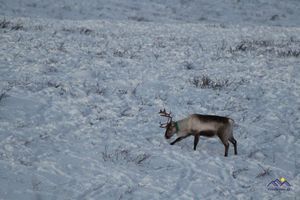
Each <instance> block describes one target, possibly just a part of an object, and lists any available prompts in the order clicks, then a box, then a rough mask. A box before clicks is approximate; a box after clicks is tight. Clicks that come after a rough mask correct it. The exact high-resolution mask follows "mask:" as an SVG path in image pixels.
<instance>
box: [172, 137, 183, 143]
mask: <svg viewBox="0 0 300 200" xmlns="http://www.w3.org/2000/svg"><path fill="white" fill-rule="evenodd" d="M183 138H184V137H179V138H177V139H176V140H174V141H173V142H171V143H170V145H174V144H175V143H176V142H179V141H180V140H182V139H183Z"/></svg>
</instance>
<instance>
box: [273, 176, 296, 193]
mask: <svg viewBox="0 0 300 200" xmlns="http://www.w3.org/2000/svg"><path fill="white" fill-rule="evenodd" d="M267 188H268V190H286V191H290V190H291V184H290V183H289V182H288V181H287V180H286V179H285V178H283V177H281V178H280V179H278V178H277V179H275V180H274V181H271V182H270V183H269V184H268V185H267Z"/></svg>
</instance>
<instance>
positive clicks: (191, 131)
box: [159, 109, 237, 157]
mask: <svg viewBox="0 0 300 200" xmlns="http://www.w3.org/2000/svg"><path fill="white" fill-rule="evenodd" d="M159 114H160V116H163V117H167V118H168V121H167V122H166V123H164V124H162V123H160V127H161V128H165V129H166V132H165V138H166V139H170V138H171V137H172V136H173V135H174V134H175V133H176V134H177V139H176V140H174V141H173V142H171V143H170V144H171V145H174V144H175V143H177V142H179V141H181V140H182V139H184V138H187V137H189V136H191V135H193V136H194V150H196V147H197V144H198V142H199V137H200V136H206V137H213V136H218V137H219V138H220V140H221V142H222V143H223V144H224V146H225V154H224V156H225V157H227V156H228V148H229V142H228V141H230V142H231V143H232V144H233V146H234V154H235V155H237V141H236V140H235V139H234V137H233V134H232V131H233V123H234V121H233V120H232V119H230V118H228V117H221V116H216V115H200V114H192V115H190V116H188V117H187V118H184V119H182V120H179V121H173V120H172V116H171V112H169V113H167V112H166V109H164V110H160V111H159Z"/></svg>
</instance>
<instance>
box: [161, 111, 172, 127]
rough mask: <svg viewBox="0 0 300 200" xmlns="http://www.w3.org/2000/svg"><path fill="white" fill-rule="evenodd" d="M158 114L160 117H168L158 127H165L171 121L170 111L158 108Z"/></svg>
mask: <svg viewBox="0 0 300 200" xmlns="http://www.w3.org/2000/svg"><path fill="white" fill-rule="evenodd" d="M159 115H160V116H162V117H167V118H168V121H167V122H166V123H164V124H162V123H161V122H159V123H160V126H159V127H160V128H166V127H167V125H168V124H169V123H170V122H172V116H171V112H169V113H167V111H166V109H163V110H161V109H160V110H159Z"/></svg>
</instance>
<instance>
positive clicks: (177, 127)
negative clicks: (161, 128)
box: [175, 122, 179, 133]
mask: <svg viewBox="0 0 300 200" xmlns="http://www.w3.org/2000/svg"><path fill="white" fill-rule="evenodd" d="M175 128H176V133H178V131H179V125H178V122H175Z"/></svg>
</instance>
